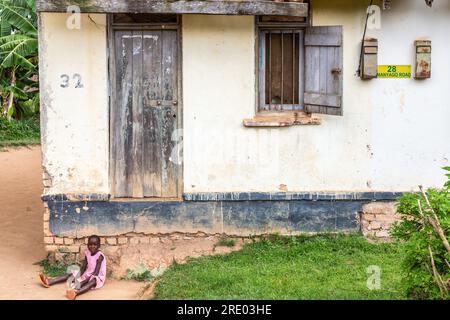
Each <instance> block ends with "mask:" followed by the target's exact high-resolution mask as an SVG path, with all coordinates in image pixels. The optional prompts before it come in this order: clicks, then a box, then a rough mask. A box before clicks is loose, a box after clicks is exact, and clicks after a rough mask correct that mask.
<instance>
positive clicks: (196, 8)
mask: <svg viewBox="0 0 450 320" xmlns="http://www.w3.org/2000/svg"><path fill="white" fill-rule="evenodd" d="M70 6H78V7H79V8H80V11H81V12H82V13H158V14H163V13H168V14H190V13H193V14H217V15H280V16H295V17H307V16H308V4H307V3H299V2H275V1H267V0H251V1H250V0H242V1H220V0H203V1H185V0H182V1H153V0H134V1H128V0H110V1H105V0H37V1H36V8H37V11H38V12H67V11H68V8H69V7H70Z"/></svg>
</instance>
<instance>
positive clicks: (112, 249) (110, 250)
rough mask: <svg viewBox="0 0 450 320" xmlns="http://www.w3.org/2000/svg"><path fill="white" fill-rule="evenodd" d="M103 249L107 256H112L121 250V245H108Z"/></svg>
mask: <svg viewBox="0 0 450 320" xmlns="http://www.w3.org/2000/svg"><path fill="white" fill-rule="evenodd" d="M102 251H103V253H104V254H105V255H106V256H111V255H115V254H116V253H117V252H118V251H119V247H117V246H106V247H104V248H102Z"/></svg>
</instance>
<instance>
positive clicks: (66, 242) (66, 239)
mask: <svg viewBox="0 0 450 320" xmlns="http://www.w3.org/2000/svg"><path fill="white" fill-rule="evenodd" d="M64 244H67V245H71V244H74V240H73V239H71V238H64Z"/></svg>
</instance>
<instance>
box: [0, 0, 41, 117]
mask: <svg viewBox="0 0 450 320" xmlns="http://www.w3.org/2000/svg"><path fill="white" fill-rule="evenodd" d="M37 74H38V30H37V14H36V3H35V0H0V76H1V79H2V80H1V81H0V98H1V105H2V106H3V115H4V116H6V117H7V118H8V119H11V118H13V117H14V118H23V117H26V116H29V115H32V114H35V113H37V112H38V109H39V107H38V98H36V97H38V83H37Z"/></svg>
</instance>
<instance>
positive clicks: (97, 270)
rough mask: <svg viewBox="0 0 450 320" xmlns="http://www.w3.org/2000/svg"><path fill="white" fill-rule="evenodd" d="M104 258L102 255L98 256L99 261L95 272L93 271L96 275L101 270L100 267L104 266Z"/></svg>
mask: <svg viewBox="0 0 450 320" xmlns="http://www.w3.org/2000/svg"><path fill="white" fill-rule="evenodd" d="M103 259H104V258H103V256H102V255H101V256H100V257H98V259H97V263H96V265H95V270H94V273H93V275H94V276H98V273H99V272H100V267H101V266H102V262H103Z"/></svg>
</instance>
